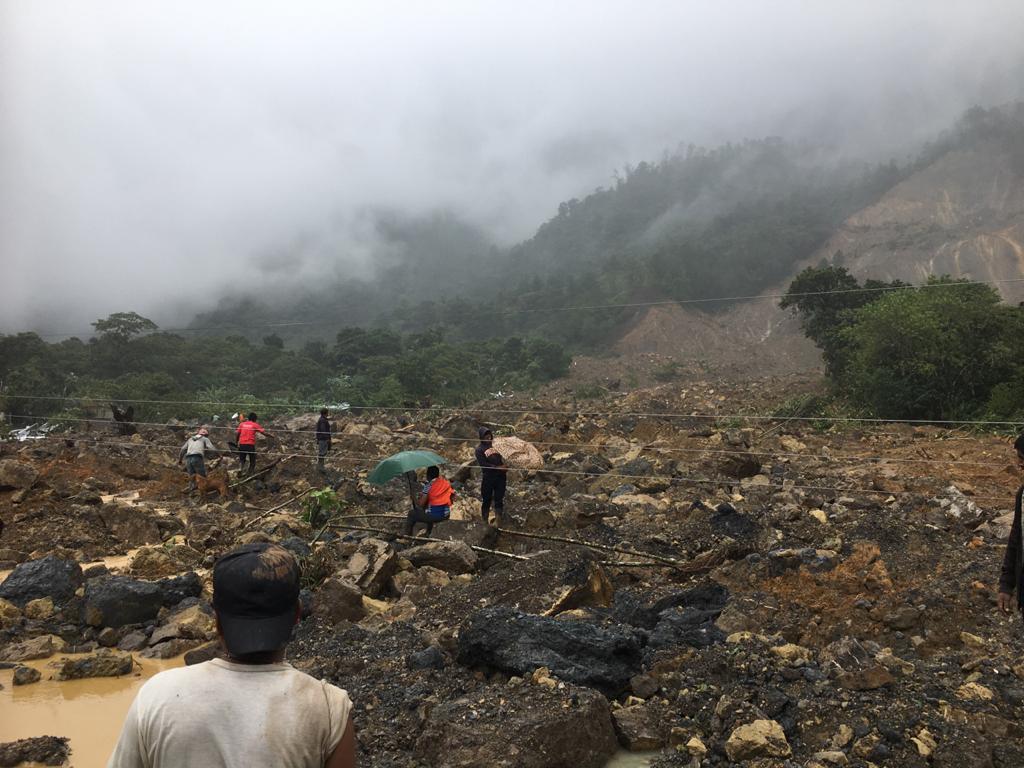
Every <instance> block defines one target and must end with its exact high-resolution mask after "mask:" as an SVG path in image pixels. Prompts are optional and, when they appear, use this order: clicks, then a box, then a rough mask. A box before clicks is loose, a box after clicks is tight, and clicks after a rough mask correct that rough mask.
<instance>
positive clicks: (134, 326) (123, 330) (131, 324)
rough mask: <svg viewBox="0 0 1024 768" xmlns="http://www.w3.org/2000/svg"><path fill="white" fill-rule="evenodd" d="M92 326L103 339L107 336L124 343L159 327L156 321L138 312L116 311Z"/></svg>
mask: <svg viewBox="0 0 1024 768" xmlns="http://www.w3.org/2000/svg"><path fill="white" fill-rule="evenodd" d="M92 327H93V328H95V329H96V332H97V333H99V335H100V338H101V339H104V338H107V339H112V340H114V341H118V342H122V343H123V342H126V341H128V339H130V338H132V337H134V336H138V335H139V334H140V333H146V332H147V331H155V330H156V329H157V325H156V323H154V322H153V321H152V320H150V319H149V318H148V317H143V316H142V315H140V314H138V313H137V312H115V313H114V314H112V315H108V316H107V317H106V318H104V319H102V320H97V321H96V322H94V323H93V324H92Z"/></svg>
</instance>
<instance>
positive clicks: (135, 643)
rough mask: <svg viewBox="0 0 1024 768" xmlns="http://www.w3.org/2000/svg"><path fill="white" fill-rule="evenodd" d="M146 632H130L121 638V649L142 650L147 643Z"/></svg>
mask: <svg viewBox="0 0 1024 768" xmlns="http://www.w3.org/2000/svg"><path fill="white" fill-rule="evenodd" d="M147 642H148V641H147V639H146V633H145V632H139V631H137V630H136V631H135V632H129V633H128V634H127V635H125V636H124V637H122V638H121V641H120V642H119V643H118V644H117V649H118V650H119V651H141V650H142V649H143V648H145V647H146V643H147Z"/></svg>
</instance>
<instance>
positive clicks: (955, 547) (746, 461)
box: [0, 379, 1024, 768]
mask: <svg viewBox="0 0 1024 768" xmlns="http://www.w3.org/2000/svg"><path fill="white" fill-rule="evenodd" d="M801 386H802V385H801V384H800V382H794V381H793V380H787V379H764V380H757V381H748V382H746V383H745V384H744V385H742V386H738V385H730V384H728V383H722V382H714V383H711V382H701V381H691V382H686V383H685V384H682V385H680V384H674V385H662V386H659V387H657V388H653V389H646V390H641V391H636V392H632V393H627V394H610V395H608V396H607V397H606V398H604V399H601V400H593V401H587V402H586V403H585V404H581V403H575V402H574V401H572V400H571V399H570V398H568V397H567V396H560V395H558V394H557V393H554V394H549V395H547V396H545V397H543V398H540V399H536V400H522V399H516V400H511V401H509V400H503V401H495V402H488V403H482V404H479V405H478V406H477V407H476V408H474V409H472V410H469V411H462V412H430V413H423V412H417V411H409V412H408V413H400V412H391V413H388V414H385V415H381V414H379V413H358V414H356V413H348V414H341V415H340V416H339V417H338V418H337V419H336V426H337V430H338V432H337V437H336V440H335V447H334V452H333V453H332V455H331V456H330V458H329V459H328V467H329V470H328V473H327V475H326V476H324V475H321V474H320V473H318V472H317V468H316V466H315V459H314V457H313V455H312V454H313V450H312V448H311V446H312V444H313V439H312V434H311V432H310V431H309V430H312V429H313V423H314V421H315V417H314V416H312V415H302V416H298V417H289V418H284V417H282V418H279V419H277V420H274V419H269V420H266V421H265V422H264V423H265V426H267V427H268V429H269V430H270V431H271V432H272V433H273V435H274V440H273V441H272V442H270V443H268V444H267V445H266V446H265V447H263V448H261V450H262V451H263V453H262V455H261V456H260V467H265V466H268V465H269V464H270V462H271V461H276V460H278V459H280V461H279V462H278V463H277V464H275V465H274V466H273V467H272V468H271V470H270V471H269V472H267V473H266V474H264V475H260V476H258V477H256V478H255V479H252V480H250V481H249V482H246V483H244V484H242V485H237V486H236V487H235V488H234V489H233V491H232V494H231V496H230V497H229V498H226V499H220V498H213V499H209V500H200V499H198V498H197V497H196V496H195V495H194V494H193V495H189V494H188V493H186V489H185V483H186V480H185V476H184V474H183V473H182V472H181V471H180V468H179V467H178V466H177V465H176V464H175V458H176V452H177V446H178V445H179V444H180V443H181V442H182V441H183V440H184V438H185V436H186V435H187V433H188V430H189V429H190V428H193V427H194V426H195V425H186V424H179V423H172V424H169V425H166V426H163V425H160V426H157V425H140V427H139V429H140V432H139V433H138V434H136V435H134V436H132V437H131V438H125V437H120V436H116V435H114V434H113V433H109V434H108V433H106V432H105V431H104V430H103V429H102V428H100V427H97V426H96V425H94V426H93V429H92V430H91V431H89V432H86V431H82V430H79V431H69V432H61V433H59V434H51V435H50V436H48V437H46V438H45V439H42V440H38V441H27V442H20V443H18V442H13V443H3V444H0V520H3V522H4V523H5V527H4V528H3V532H2V535H0V570H9V571H10V573H9V575H7V576H6V578H5V579H4V580H3V581H2V583H0V663H3V664H5V665H8V666H15V667H20V669H21V670H26V671H24V672H20V671H17V670H16V675H15V683H16V684H24V685H32V684H33V683H34V682H35V680H36V679H38V678H39V674H38V672H37V670H36V669H33V668H31V667H28V666H25V665H24V664H23V662H25V661H29V660H37V659H48V658H51V657H54V658H55V659H57V658H58V656H59V654H60V653H61V652H69V651H75V652H78V653H79V654H84V655H75V656H72V657H70V658H69V659H68V660H65V661H59V660H55V661H54V662H53V663H52V664H51V666H49V667H46V669H47V670H48V672H44V673H43V674H44V675H48V676H50V677H53V678H54V679H58V680H60V679H74V678H80V677H88V676H102V675H122V674H126V673H129V672H130V671H131V670H132V668H133V658H134V657H136V656H144V657H147V656H148V657H156V658H172V657H177V656H180V655H181V654H185V658H186V661H187V662H190V663H191V662H196V661H202V660H204V659H206V658H209V657H210V656H211V655H213V654H215V653H216V652H217V648H216V645H215V643H214V642H213V640H214V637H215V632H214V622H213V616H212V611H211V609H210V605H209V598H210V583H209V569H210V567H211V566H212V564H213V562H214V559H215V558H216V557H217V556H218V555H219V554H221V553H223V552H225V551H227V550H228V549H230V548H231V547H233V546H235V545H237V544H240V543H244V542H250V541H264V540H269V541H277V542H280V543H281V544H282V545H283V546H285V547H288V548H289V549H291V550H292V551H293V552H295V554H296V555H297V556H298V557H299V558H300V560H301V562H302V563H303V568H304V577H303V578H304V586H305V590H304V592H303V603H304V606H303V621H302V622H301V623H300V625H299V626H298V628H297V630H296V634H295V638H294V642H293V644H292V645H291V646H290V649H289V658H290V660H291V661H292V663H293V664H295V665H296V666H297V667H299V668H301V669H303V670H305V671H307V672H309V673H310V674H313V675H315V676H318V677H324V678H326V679H329V680H330V681H332V682H334V683H336V684H338V685H340V686H342V687H344V688H346V689H347V690H348V691H349V692H350V694H351V695H352V698H353V700H354V702H355V704H356V710H355V718H356V725H357V729H358V740H359V747H360V752H361V755H360V760H361V764H363V765H370V766H376V767H379V768H392V767H394V768H398V767H400V766H440V767H442V768H457V767H459V768H461V767H466V768H468V767H469V766H526V767H527V768H543V767H551V768H554V767H556V766H573V767H574V768H575V767H577V766H578V767H580V768H598V767H599V766H603V765H605V764H606V762H607V761H608V759H609V758H610V757H611V756H612V755H613V754H614V753H615V752H616V751H617V750H621V749H626V750H632V751H644V752H647V751H652V750H659V753H658V754H657V756H655V757H654V758H653V760H652V765H654V766H659V767H667V766H692V767H693V768H696V767H697V766H712V765H733V764H736V765H746V766H757V767H759V768H769V767H779V768H781V767H782V766H805V767H807V768H811V767H822V768H829V767H830V766H871V765H876V766H922V767H923V766H946V767H947V768H954V767H956V768H959V767H961V766H977V767H979V768H980V767H982V766H1006V767H1009V766H1020V765H1024V738H1022V736H1024V731H1022V726H1021V725H1019V724H1018V721H1019V720H1020V717H1021V716H1022V715H1024V662H1022V653H1021V651H1022V649H1024V643H1022V630H1024V626H1022V622H1021V619H1020V617H1019V616H1005V615H1003V614H1001V613H999V612H997V610H996V608H995V585H996V580H997V577H998V572H999V566H1000V563H1001V560H1002V550H1003V546H1004V544H1005V541H1006V537H1007V534H1008V530H1009V522H1010V516H1011V510H1012V503H1013V493H1014V490H1015V489H1016V487H1017V485H1018V483H1019V481H1020V478H1019V477H1018V473H1017V470H1016V468H1015V465H1014V462H1013V461H1012V448H1011V447H1010V444H1009V442H1008V441H1007V440H1006V439H1005V438H1000V437H996V436H991V435H983V434H971V433H966V432H962V431H950V430H946V429H940V428H937V427H932V426H916V427H912V426H907V425H894V424H877V425H875V424H857V425H856V426H855V427H850V426H844V425H836V424H832V423H829V422H827V421H819V422H811V421H800V420H788V421H759V420H745V419H742V418H740V416H739V415H740V414H770V413H771V412H772V410H773V408H775V407H776V406H778V404H779V403H781V402H782V401H784V400H786V399H788V398H791V397H792V395H793V394H794V392H796V391H799V390H800V387H801ZM804 389H805V390H806V387H804ZM495 409H503V410H495ZM581 410H582V411H585V412H580V411H581ZM659 414H661V415H659ZM707 416H715V418H706V417H707ZM482 423H486V424H488V425H490V426H492V427H493V428H494V429H495V432H496V433H498V434H501V435H507V436H515V437H518V438H521V439H523V440H526V441H528V442H530V443H531V444H532V445H533V446H534V447H535V448H536V449H537V450H538V451H539V452H540V453H541V455H542V456H543V461H544V465H543V467H541V468H540V469H536V470H530V471H521V472H513V473H512V474H511V475H510V478H509V495H508V498H507V501H506V505H507V511H508V512H509V513H511V516H510V518H509V520H507V521H506V523H505V524H504V526H503V528H502V529H501V530H498V529H496V528H493V527H490V526H487V525H484V524H483V522H482V521H481V520H480V519H479V517H478V513H477V505H478V494H477V490H476V482H477V476H476V475H475V472H474V471H473V469H472V468H470V467H468V466H463V463H464V462H466V461H468V459H469V458H470V456H471V454H472V447H473V445H474V438H475V434H476V429H477V427H478V426H479V425H480V424H482ZM211 437H212V438H213V440H214V442H215V444H217V445H218V446H223V445H224V443H225V439H224V436H223V435H218V434H217V432H216V430H214V433H213V434H212V435H211ZM414 447H420V448H430V449H433V450H437V451H438V452H440V453H442V454H443V455H445V456H447V457H448V458H449V459H450V460H451V464H450V465H449V466H448V467H447V468H446V472H447V474H448V476H449V477H451V478H452V479H453V484H454V485H455V487H456V490H457V492H459V493H460V495H461V499H460V500H459V501H458V502H457V503H456V505H455V510H454V512H453V519H452V520H451V521H449V522H447V523H443V524H440V525H438V526H436V527H435V530H434V537H435V538H437V539H440V540H441V541H429V542H428V541H419V542H417V541H410V540H407V539H403V538H401V537H399V536H397V534H398V532H399V531H400V529H401V523H402V521H401V520H400V519H397V518H395V517H393V516H395V515H403V514H404V512H405V510H406V508H407V505H408V499H407V496H406V492H405V489H404V486H403V485H402V483H401V482H400V481H397V480H396V481H393V482H392V483H391V484H390V485H388V486H385V487H383V488H377V487H375V486H370V485H368V484H366V483H365V481H364V479H363V478H365V475H366V473H367V472H368V470H369V469H371V468H372V466H373V464H374V463H375V461H376V459H377V458H379V457H382V456H384V455H387V454H389V453H392V452H395V451H399V450H404V449H408V448H414ZM231 470H232V472H231V475H230V477H229V480H230V481H231V482H233V483H234V482H236V477H235V473H234V465H233V464H232V465H231ZM223 471H224V468H223V467H221V468H218V469H215V470H213V472H212V474H218V473H222V472H223ZM325 483H326V484H331V485H333V486H334V487H336V488H337V491H338V494H339V496H340V498H341V499H342V500H343V503H342V506H341V509H340V512H339V517H338V518H337V519H336V520H335V523H337V526H335V527H330V526H329V527H327V528H323V527H322V526H319V525H318V526H317V528H316V529H314V528H313V527H311V526H310V525H309V524H307V523H306V522H304V521H303V519H302V515H301V512H302V506H301V499H300V500H298V501H290V500H293V499H296V498H297V497H301V494H303V493H305V492H308V491H309V490H310V489H312V488H318V487H321V486H323V485H324V484H325ZM277 507H280V508H279V509H275V508H277ZM318 535H319V538H318ZM115 556H122V557H121V558H120V559H117V558H115ZM103 558H107V560H106V561H105V562H102V560H103ZM111 558H114V559H111ZM32 673H36V674H35V675H33V674H32ZM44 735H45V734H44V733H40V734H39V736H44ZM57 736H59V734H58V735H57ZM66 746H67V745H66V744H64V743H63V742H61V741H60V739H59V738H58V739H50V740H48V741H39V742H38V744H35V743H28V742H25V741H23V742H17V743H14V744H7V745H2V746H0V756H3V757H2V759H3V760H7V761H8V762H3V763H2V764H4V765H8V764H17V763H12V762H10V761H11V760H13V759H15V758H13V757H10V756H11V755H14V756H17V755H21V754H24V755H28V757H23V758H19V759H33V760H38V759H39V758H38V757H32V755H33V754H35V753H34V752H33V751H31V750H34V749H37V748H38V749H44V748H45V749H47V750H50V751H51V752H52V753H53V754H58V756H59V759H60V760H63V759H65V758H66ZM59 748H63V749H64V750H65V752H63V753H61V752H60V749H59ZM72 748H73V745H72ZM19 750H22V751H19ZM26 750H27V751H26ZM48 754H49V753H48ZM56 764H59V762H58V763H56Z"/></svg>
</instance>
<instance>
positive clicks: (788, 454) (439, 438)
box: [9, 414, 1007, 469]
mask: <svg viewBox="0 0 1024 768" xmlns="http://www.w3.org/2000/svg"><path fill="white" fill-rule="evenodd" d="M9 416H11V417H12V418H25V419H27V418H33V417H31V416H27V415H24V414H9ZM51 421H55V422H74V423H79V424H80V423H86V424H100V425H108V426H115V425H117V424H118V423H119V422H116V421H112V420H110V419H84V418H68V417H60V418H55V419H52V420H51ZM131 424H133V425H134V426H144V427H154V428H164V429H168V428H171V427H169V425H168V424H166V423H163V422H159V421H132V422H131ZM177 428H180V429H185V428H187V426H186V425H181V426H180V427H177ZM207 428H208V429H211V430H221V431H224V432H234V431H235V429H236V428H235V427H233V426H231V425H223V426H221V425H218V424H214V425H207ZM271 431H272V432H276V433H284V434H287V435H315V434H317V431H316V430H315V429H283V430H282V429H276V430H271ZM54 436H55V437H56V436H57V435H54ZM333 436H334V437H340V435H338V434H334V435H333ZM391 436H392V438H393V439H395V440H401V439H406V438H422V439H423V440H424V441H428V442H430V441H433V442H445V443H475V442H478V438H475V437H449V436H445V435H431V434H428V433H426V432H412V431H409V432H402V431H398V430H391ZM528 442H529V443H530V444H531V445H533V446H550V447H556V448H574V449H577V450H580V449H592V450H596V451H600V450H601V449H604V448H607V447H608V446H607V444H605V443H587V442H582V443H580V442H571V441H558V440H529V441H528ZM644 450H650V451H651V452H653V453H660V454H665V453H668V454H677V453H678V454H711V455H716V456H719V455H720V456H748V455H751V454H768V455H770V456H772V457H773V458H780V457H785V458H800V459H808V460H817V461H825V462H830V463H843V462H847V463H859V462H863V463H889V462H891V463H899V464H937V465H940V466H973V467H989V468H993V469H996V468H1003V467H1005V466H1006V465H1007V462H984V461H962V460H957V459H923V458H921V459H914V458H901V457H889V456H876V455H867V456H856V455H852V454H840V455H831V454H830V455H828V456H821V455H817V454H812V453H800V452H798V451H773V450H770V449H757V448H749V449H745V450H740V449H736V450H725V449H721V448H662V447H653V446H645V447H644Z"/></svg>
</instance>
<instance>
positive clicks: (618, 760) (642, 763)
mask: <svg viewBox="0 0 1024 768" xmlns="http://www.w3.org/2000/svg"><path fill="white" fill-rule="evenodd" d="M660 754H661V752H626V751H622V752H619V753H618V754H615V755H612V759H611V760H609V761H608V762H607V763H605V768H648V766H649V765H650V764H651V761H652V760H653V759H654V758H656V757H657V756H658V755H660Z"/></svg>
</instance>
